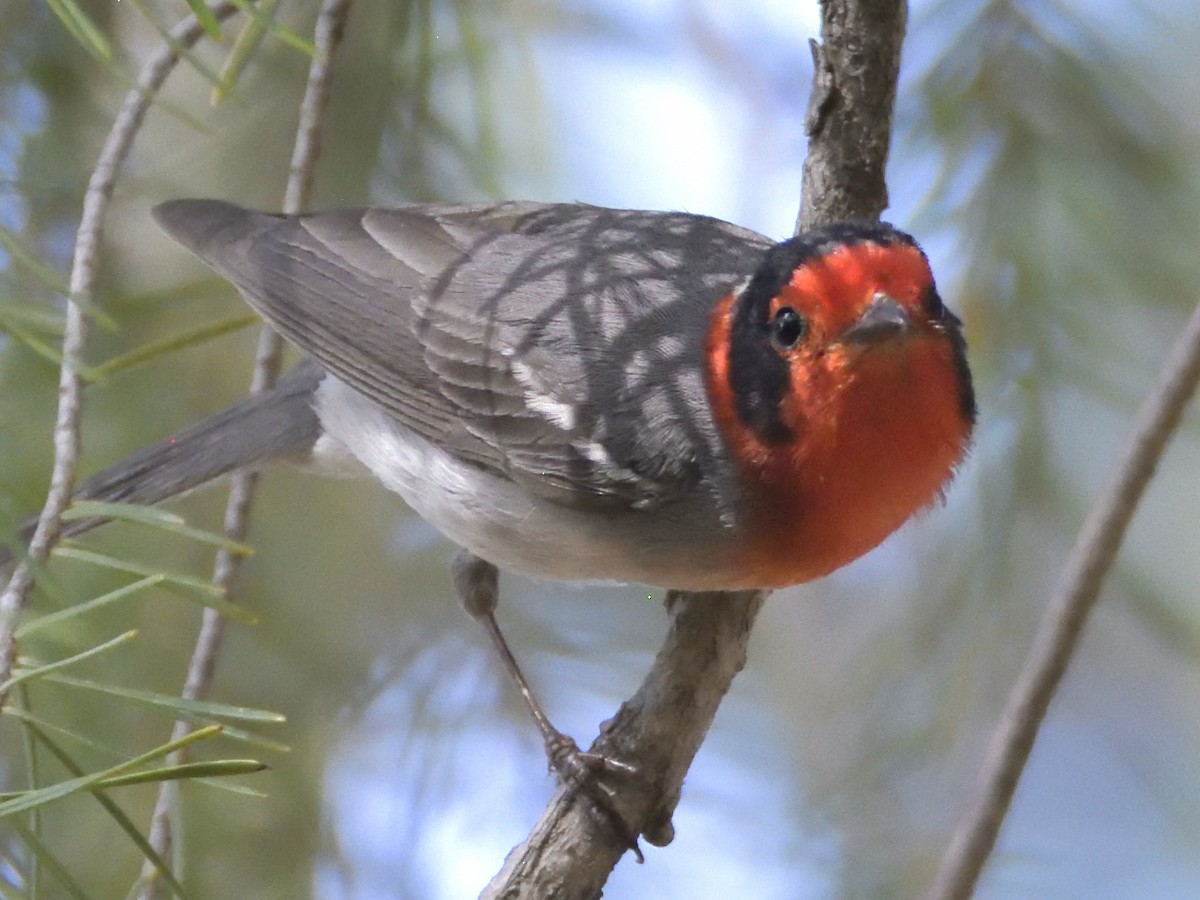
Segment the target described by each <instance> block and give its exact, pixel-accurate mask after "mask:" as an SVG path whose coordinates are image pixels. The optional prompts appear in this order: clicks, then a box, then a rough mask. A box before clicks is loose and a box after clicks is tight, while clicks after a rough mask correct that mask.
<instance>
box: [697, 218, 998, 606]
mask: <svg viewBox="0 0 1200 900" xmlns="http://www.w3.org/2000/svg"><path fill="white" fill-rule="evenodd" d="M764 273H765V274H764ZM963 351H964V344H963V339H962V336H961V331H960V326H959V322H958V319H957V318H955V317H954V316H953V314H951V313H949V312H948V311H947V310H946V309H945V308H944V307H943V306H942V303H941V300H940V298H939V297H938V294H937V290H936V287H935V286H934V281H933V276H932V274H931V272H930V270H929V265H928V262H927V261H926V259H925V256H924V254H922V253H921V251H920V249H919V248H918V247H917V246H916V244H915V243H914V242H913V241H912V239H911V238H908V237H907V236H906V235H903V234H901V233H899V232H896V231H894V230H892V229H890V228H887V227H886V226H836V227H835V228H834V229H831V230H829V231H827V232H818V233H816V234H815V235H811V236H807V237H805V238H801V239H796V240H795V241H790V242H785V243H784V244H780V245H778V246H777V247H776V248H774V249H773V250H772V251H771V252H770V253H769V254H768V257H767V260H766V261H765V262H764V264H763V268H762V269H760V271H759V273H757V274H756V276H755V278H754V279H752V280H751V282H750V284H749V285H748V286H747V287H746V289H745V290H744V291H743V292H742V293H741V294H740V295H739V296H737V297H734V296H732V295H731V296H730V297H727V298H725V299H724V300H723V301H722V302H721V303H720V304H718V307H717V309H716V311H715V313H714V317H713V322H712V327H711V329H710V334H709V344H708V365H709V370H708V387H709V396H710V402H711V403H712V406H713V409H714V411H715V414H716V419H717V423H718V426H719V427H720V429H721V431H722V433H723V435H724V437H725V440H726V445H727V447H728V449H729V452H730V455H731V457H732V458H733V459H734V461H735V463H736V465H737V467H738V469H739V472H740V475H741V479H742V489H743V497H744V500H745V508H746V509H747V510H748V513H747V517H746V520H745V522H744V523H742V524H743V529H744V533H743V534H742V535H740V539H741V540H742V543H743V545H744V547H745V551H744V556H745V559H744V568H745V571H746V586H756V585H757V586H783V585H787V584H796V583H799V582H802V581H808V580H811V579H813V578H817V577H820V576H821V575H824V574H827V573H828V572H831V571H833V570H834V569H836V568H839V567H840V566H842V565H845V564H846V563H848V562H850V561H851V560H853V559H856V558H857V557H858V556H861V555H862V554H864V553H866V552H867V551H868V550H870V549H872V548H873V547H875V546H876V545H877V544H879V543H880V542H881V541H883V540H884V538H886V537H887V536H888V535H889V534H891V533H892V532H893V531H895V530H896V529H897V528H898V527H899V526H900V525H901V524H903V522H904V521H905V520H907V519H908V518H909V517H910V516H912V515H913V513H915V512H917V511H918V510H920V509H922V508H923V507H925V506H928V505H929V504H930V503H932V502H933V501H934V500H936V499H937V498H938V497H939V496H940V494H941V490H942V488H943V486H944V485H945V484H946V482H947V481H948V480H949V478H950V477H951V475H952V474H953V471H954V468H955V466H956V465H957V464H958V463H959V462H960V461H961V459H962V457H963V455H964V453H965V451H966V447H967V445H968V443H969V440H970V434H971V429H972V425H973V422H974V415H975V409H974V398H973V394H972V391H971V384H970V373H969V370H968V369H967V366H966V361H965V357H964V355H963Z"/></svg>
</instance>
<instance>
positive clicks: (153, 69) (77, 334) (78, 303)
mask: <svg viewBox="0 0 1200 900" xmlns="http://www.w3.org/2000/svg"><path fill="white" fill-rule="evenodd" d="M235 10H236V7H235V6H234V5H233V4H232V3H224V2H223V3H219V4H217V5H216V6H215V7H213V13H214V14H215V15H216V16H217V18H218V19H225V18H227V17H228V16H230V15H232V14H233V13H234V12H235ZM203 34H204V29H203V27H202V26H200V25H199V24H198V23H197V22H196V20H195V18H194V17H191V16H189V17H188V18H187V19H185V20H184V21H183V22H181V23H180V24H179V25H178V26H177V27H176V28H175V30H174V31H173V32H172V33H171V36H172V38H173V39H174V41H175V43H174V44H173V45H171V46H168V45H164V46H163V48H162V49H160V50H159V51H158V52H157V53H155V54H154V55H153V56H152V57H151V58H150V59H149V60H148V61H147V62H146V64H145V65H144V66H143V67H142V70H141V71H140V72H139V73H138V77H137V81H136V83H135V85H134V87H133V89H132V90H130V92H129V93H128V94H127V95H126V97H125V102H124V103H123V104H122V105H121V110H120V112H119V113H117V118H116V120H115V121H114V122H113V126H112V128H111V129H110V130H109V133H108V137H107V138H106V139H105V141H104V147H103V149H102V150H101V151H100V158H99V160H97V162H96V167H95V169H93V170H92V177H91V178H90V179H89V180H88V187H87V193H86V194H85V195H84V198H83V214H82V216H81V217H80V221H79V230H78V232H77V233H76V235H75V254H74V257H73V259H72V261H71V279H70V291H71V292H70V296H69V297H68V298H67V299H68V302H67V319H66V327H65V329H64V331H63V346H62V357H63V363H62V371H61V374H60V375H59V382H58V416H57V419H56V420H55V425H54V466H53V469H52V471H51V474H50V489H49V491H48V492H47V495H46V504H45V506H44V507H42V512H41V515H40V517H39V518H38V523H37V528H36V529H35V530H34V533H33V537H32V539H31V540H30V542H29V549H28V551H27V554H28V556H27V559H26V560H25V561H22V562H21V563H19V564H18V565H17V567H16V569H15V570H14V571H13V574H12V578H10V579H9V582H8V584H7V586H6V587H5V588H4V592H3V594H0V683H7V682H8V680H9V677H10V676H11V675H12V670H13V665H14V664H15V662H16V656H17V645H16V638H15V636H14V631H15V629H16V625H17V618H18V616H19V615H20V613H21V611H22V610H23V609H24V608H25V604H26V603H27V602H28V598H29V592H30V591H31V590H32V589H33V583H34V574H33V572H34V568H35V567H36V566H40V565H41V564H42V563H44V562H45V561H46V560H47V559H48V558H49V556H50V551H51V549H53V547H54V544H55V542H56V541H57V540H58V536H59V533H60V531H61V528H62V514H63V512H65V511H66V509H67V506H68V505H69V504H70V502H71V492H72V491H73V490H74V487H75V478H76V474H77V470H78V467H79V417H80V409H81V405H82V398H83V379H82V377H81V376H80V374H79V373H80V372H81V370H82V368H83V351H84V347H85V345H86V343H87V338H88V332H89V330H90V322H89V319H88V316H89V312H88V307H90V306H91V305H92V304H93V303H94V302H95V299H96V274H97V256H98V251H99V246H100V235H101V233H102V231H103V228H104V218H105V215H106V214H107V213H108V204H109V200H111V199H112V192H113V185H115V184H116V180H117V176H118V174H119V173H120V170H121V166H122V165H123V164H124V162H125V159H126V157H128V155H129V150H130V148H131V147H132V146H133V141H134V138H135V137H136V136H137V134H138V132H139V131H140V130H141V126H142V121H143V119H144V118H145V116H146V111H147V110H148V109H149V108H150V104H151V103H152V102H153V101H154V97H155V95H156V94H157V93H158V90H159V88H160V87H162V85H163V82H164V81H166V79H167V76H168V75H170V74H171V71H172V70H173V69H174V68H175V64H176V63H177V62H178V61H179V53H178V49H180V48H184V49H185V48H187V47H191V46H192V45H193V44H195V43H196V41H198V40H199V39H200V38H201V36H202V35H203ZM7 699H8V698H7V692H6V691H0V706H3V705H4V703H5V701H6V700H7Z"/></svg>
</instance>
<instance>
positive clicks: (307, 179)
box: [140, 0, 351, 896]
mask: <svg viewBox="0 0 1200 900" xmlns="http://www.w3.org/2000/svg"><path fill="white" fill-rule="evenodd" d="M350 5H351V0H324V2H323V3H322V4H321V10H320V13H319V14H318V16H317V25H316V42H315V53H314V55H313V60H312V65H311V66H310V67H309V71H308V85H307V87H306V89H305V92H304V99H303V100H302V101H301V104H300V122H299V125H298V126H297V129H296V142H295V145H294V147H293V150H292V161H291V165H290V167H289V169H288V180H287V188H286V192H285V195H284V201H283V211H284V212H285V213H298V212H302V211H303V210H304V208H305V207H306V206H307V205H308V200H309V195H310V194H311V192H312V182H313V177H314V175H315V173H316V166H317V158H318V156H319V155H320V147H321V127H322V124H323V122H324V117H325V110H326V107H327V104H328V99H329V85H330V81H331V80H332V77H333V75H332V68H331V63H332V61H333V59H334V57H335V56H336V54H337V49H338V47H339V46H340V45H341V40H342V35H343V33H344V32H345V28H346V19H347V17H348V16H349V13H350ZM282 357H283V341H282V340H281V339H280V337H279V336H278V335H277V334H275V332H274V331H273V330H272V329H271V328H269V327H268V326H266V325H263V327H262V333H261V334H260V335H259V341H258V350H257V353H256V354H255V360H254V374H253V377H252V379H251V383H250V394H251V395H252V396H254V395H258V394H262V393H264V392H266V391H268V390H270V389H271V388H272V387H273V386H274V385H275V382H276V381H277V380H278V378H279V369H280V366H281V362H282ZM257 484H258V472H256V471H239V472H236V473H235V474H234V475H233V480H232V484H231V486H230V489H229V500H228V502H227V503H226V506H225V522H224V532H225V536H226V537H228V538H229V539H230V540H233V541H237V542H239V543H240V542H242V541H243V540H244V539H245V536H246V532H247V530H248V529H249V526H250V512H251V508H252V505H253V501H254V493H255V488H256V487H257ZM241 561H242V557H240V556H238V555H236V554H234V553H231V552H229V551H228V550H225V549H221V550H218V551H217V556H216V561H215V563H214V565H213V577H212V583H213V585H214V586H216V587H218V588H220V589H221V591H222V593H223V594H224V595H225V596H226V597H231V596H232V593H233V586H234V580H235V579H236V578H237V574H238V572H239V570H240V569H241ZM225 627H226V619H225V617H224V616H222V615H221V614H220V613H218V612H216V611H215V610H213V609H205V610H204V614H203V617H202V619H201V624H200V632H199V634H198V635H197V637H196V646H195V648H194V649H193V651H192V658H191V661H190V663H189V664H188V672H187V678H186V680H185V682H184V686H183V690H182V691H181V696H182V697H183V699H185V700H200V699H204V698H205V697H207V696H208V695H209V693H210V691H211V689H212V682H213V675H214V673H215V670H216V663H217V655H218V653H219V652H220V649H221V644H222V641H223V639H224V636H225ZM191 730H192V725H191V724H190V723H188V722H185V721H183V720H179V721H177V722H176V723H175V726H174V728H173V730H172V734H171V739H172V740H178V739H180V738H182V737H184V736H185V735H187V733H188V732H190V731H191ZM185 756H186V751H183V750H180V751H177V752H176V753H173V754H171V758H170V760H169V764H170V765H179V764H181V763H182V762H184V759H185ZM178 790H179V788H178V784H177V783H176V782H174V781H164V782H163V783H162V785H161V787H160V788H159V792H158V797H157V799H156V800H155V804H154V812H153V814H152V816H151V820H150V836H149V841H150V846H151V847H153V848H154V850H155V851H156V852H157V853H158V854H159V855H160V856H161V857H162V858H166V857H167V855H168V854H169V852H170V848H171V844H172V829H171V812H172V810H173V809H174V807H175V802H176V800H177V798H178ZM157 874H158V873H157V869H156V868H155V867H154V866H153V865H152V864H151V863H150V862H149V861H147V863H146V865H145V866H144V867H143V869H142V874H141V878H140V884H141V888H140V890H141V891H142V895H143V896H154V895H155V894H157V893H160V892H161V882H160V881H159V880H158V879H157V877H156V876H157Z"/></svg>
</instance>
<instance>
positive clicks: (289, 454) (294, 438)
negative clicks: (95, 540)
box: [0, 361, 325, 567]
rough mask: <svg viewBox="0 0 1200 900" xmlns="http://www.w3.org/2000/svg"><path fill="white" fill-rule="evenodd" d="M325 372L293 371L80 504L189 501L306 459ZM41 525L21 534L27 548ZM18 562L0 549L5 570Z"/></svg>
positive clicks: (144, 456) (166, 443) (110, 477)
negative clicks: (221, 482)
mask: <svg viewBox="0 0 1200 900" xmlns="http://www.w3.org/2000/svg"><path fill="white" fill-rule="evenodd" d="M324 376H325V373H324V372H323V371H322V370H321V368H320V367H319V366H318V365H317V364H316V363H313V362H311V361H305V362H303V363H301V364H300V365H298V366H297V367H296V368H294V369H293V370H292V371H290V372H288V374H287V375H285V376H284V377H283V378H281V379H280V380H279V383H278V384H277V385H276V386H275V387H274V388H272V389H271V390H270V391H267V392H265V393H262V394H259V395H258V396H256V397H251V398H249V399H247V400H244V401H243V402H241V403H239V404H237V405H236V406H232V407H230V408H229V409H227V410H225V411H224V412H220V413H217V414H216V415H215V416H212V417H211V418H209V419H205V420H204V421H203V422H200V423H198V424H196V425H193V426H192V427H191V428H188V429H187V430H185V431H181V432H179V433H178V434H175V435H172V436H171V437H169V438H166V439H164V440H163V441H160V442H159V443H157V444H154V445H153V446H150V447H147V448H146V449H145V450H142V451H140V452H138V453H135V454H134V455H133V456H130V457H129V458H127V459H125V460H123V461H122V462H119V463H117V464H116V465H115V466H113V467H112V468H110V469H106V470H105V471H103V472H100V473H98V474H96V475H93V476H92V477H91V478H89V479H88V480H87V481H85V482H84V483H83V484H82V485H81V486H80V488H79V489H78V490H77V491H76V492H75V497H74V499H77V500H102V501H106V502H113V503H116V502H123V503H139V504H145V505H149V504H153V503H158V502H159V501H161V500H166V499H168V498H170V497H177V496H179V495H181V494H185V493H187V492H188V491H190V490H192V489H193V488H197V487H200V486H202V485H204V484H207V483H208V482H210V481H213V480H215V479H217V478H220V477H221V476H223V475H227V474H229V473H230V472H233V471H235V470H237V469H246V468H254V467H256V466H259V465H262V464H263V463H266V462H269V461H271V460H277V459H297V460H302V459H303V458H304V457H305V456H306V455H307V454H308V452H309V451H310V450H312V447H313V444H314V443H315V442H316V440H317V438H318V437H319V436H320V432H321V428H320V422H319V421H318V419H317V414H316V412H315V411H314V410H313V393H314V392H315V391H316V389H317V385H318V384H320V382H321V379H322V378H323V377H324ZM106 521H107V520H106V519H99V518H98V519H72V520H71V521H68V522H65V523H63V532H62V533H63V536H64V537H72V536H75V535H79V534H82V533H84V532H86V531H90V530H91V529H93V528H95V527H97V526H99V525H103V524H104V522H106ZM36 524H37V523H36V521H35V520H29V521H27V522H25V523H24V524H23V525H22V527H21V532H20V534H21V541H22V543H23V544H28V542H29V539H30V538H31V537H32V536H33V529H34V527H35V526H36ZM13 557H14V554H13V553H12V551H11V550H10V548H8V547H4V546H0V567H3V566H5V565H7V564H8V563H9V562H10V561H11V560H12V559H13Z"/></svg>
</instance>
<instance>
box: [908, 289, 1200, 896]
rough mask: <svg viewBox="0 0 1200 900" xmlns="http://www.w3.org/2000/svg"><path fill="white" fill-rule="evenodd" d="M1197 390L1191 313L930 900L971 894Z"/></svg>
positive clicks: (1199, 361) (1195, 328)
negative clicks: (1095, 609)
mask: <svg viewBox="0 0 1200 900" xmlns="http://www.w3.org/2000/svg"><path fill="white" fill-rule="evenodd" d="M1198 381H1200V307H1197V309H1196V311H1195V312H1194V313H1192V317H1191V319H1190V320H1189V322H1188V324H1187V327H1186V329H1185V330H1184V332H1183V334H1182V335H1181V336H1180V338H1179V339H1178V340H1177V341H1176V343H1175V346H1174V348H1173V349H1172V351H1171V355H1170V356H1169V357H1168V359H1167V361H1166V363H1165V364H1164V365H1163V369H1162V373H1161V375H1160V376H1159V380H1158V382H1157V384H1156V385H1155V386H1154V388H1153V390H1152V391H1151V392H1150V393H1149V395H1148V396H1147V397H1146V400H1145V402H1143V404H1142V407H1141V409H1139V410H1138V414H1137V418H1136V419H1135V420H1134V424H1133V429H1132V432H1131V434H1130V437H1129V441H1128V443H1127V444H1126V446H1125V448H1124V450H1123V451H1122V453H1121V456H1120V457H1119V458H1118V461H1117V464H1116V466H1115V467H1114V469H1113V472H1112V475H1111V476H1110V478H1109V479H1108V482H1107V485H1108V487H1107V488H1106V490H1105V492H1104V494H1103V495H1102V496H1101V497H1100V498H1099V499H1098V500H1097V501H1096V504H1095V506H1093V507H1092V509H1091V512H1090V513H1089V514H1088V517H1087V519H1086V520H1085V521H1084V523H1083V527H1082V528H1081V529H1080V532H1079V537H1078V538H1077V540H1076V542H1075V547H1074V548H1073V550H1072V551H1071V556H1070V558H1069V559H1068V561H1067V565H1066V568H1065V570H1064V572H1063V579H1062V583H1061V585H1060V587H1059V589H1058V591H1057V593H1056V594H1055V595H1054V598H1053V599H1052V600H1051V602H1050V606H1049V608H1048V609H1047V610H1046V615H1045V618H1044V619H1043V620H1042V623H1041V626H1040V627H1039V628H1038V632H1037V636H1036V638H1035V640H1034V644H1033V648H1032V649H1031V650H1030V652H1029V656H1028V658H1027V659H1026V660H1025V665H1024V668H1023V669H1022V670H1021V675H1020V677H1019V678H1018V680H1017V683H1016V685H1014V687H1013V689H1012V693H1011V694H1010V695H1009V698H1008V705H1007V706H1006V707H1005V710H1004V715H1003V716H1002V718H1001V720H1000V724H999V726H998V727H997V729H996V732H995V734H994V735H993V738H992V742H991V745H990V747H989V749H988V754H987V757H986V759H985V762H984V765H983V769H982V771H981V773H980V781H979V787H978V789H977V792H976V797H975V800H974V803H973V804H972V806H971V807H970V809H969V810H968V811H967V812H966V814H965V815H964V816H963V817H962V819H961V820H960V821H959V823H958V827H957V828H956V829H955V832H954V837H953V838H952V840H951V843H950V846H949V847H948V848H947V849H946V854H945V856H944V857H943V858H942V865H941V869H940V871H939V873H938V876H937V880H936V881H935V883H934V887H933V890H932V891H931V892H930V894H929V896H930V898H931V900H965V898H968V897H970V896H971V894H972V893H973V892H974V890H975V884H976V882H977V881H978V879H979V874H980V872H981V871H982V870H983V866H984V864H985V863H986V862H987V859H988V857H989V855H990V854H991V852H992V848H993V846H994V845H995V843H996V836H997V835H998V834H999V832H1000V827H1001V825H1002V824H1003V822H1004V817H1005V815H1006V814H1007V812H1008V808H1009V806H1010V804H1011V803H1012V798H1013V793H1014V792H1015V791H1016V788H1017V781H1018V780H1019V779H1020V777H1021V771H1022V770H1023V769H1024V767H1025V762H1026V760H1028V759H1029V754H1030V751H1032V749H1033V743H1034V740H1035V739H1036V738H1037V733H1038V729H1039V728H1040V727H1041V724H1042V721H1043V720H1044V719H1045V717H1046V710H1047V709H1048V708H1049V706H1050V701H1051V700H1052V699H1053V697H1054V692H1055V691H1056V690H1057V688H1058V685H1059V682H1061V681H1062V677H1063V674H1064V673H1065V672H1066V670H1067V664H1068V663H1069V662H1070V659H1071V654H1072V653H1073V652H1074V650H1075V647H1076V645H1077V644H1078V642H1079V636H1080V633H1081V632H1082V631H1083V627H1084V625H1085V623H1086V622H1087V617H1088V614H1089V613H1090V612H1091V610H1092V608H1093V607H1094V606H1095V605H1096V600H1097V598H1098V596H1099V594H1100V588H1101V586H1102V585H1103V583H1104V579H1105V576H1106V575H1107V574H1108V571H1109V569H1110V568H1111V567H1112V564H1113V561H1114V560H1115V559H1116V556H1117V552H1118V550H1120V547H1121V542H1122V541H1123V540H1124V537H1125V532H1126V530H1127V529H1128V527H1129V523H1130V521H1131V520H1132V519H1133V515H1134V513H1135V512H1136V511H1137V506H1138V502H1139V501H1140V500H1141V498H1142V494H1143V493H1144V491H1145V489H1146V486H1147V485H1148V484H1149V483H1150V479H1151V478H1152V477H1153V475H1154V471H1155V469H1156V468H1157V467H1158V461H1159V459H1160V458H1161V457H1162V454H1163V451H1164V450H1165V448H1166V446H1167V442H1168V441H1169V440H1170V439H1171V436H1172V435H1173V434H1174V433H1175V429H1176V427H1177V426H1178V425H1179V421H1180V419H1181V418H1182V416H1183V411H1184V408H1185V407H1186V405H1187V403H1188V401H1189V400H1190V399H1191V397H1192V395H1193V394H1194V393H1195V390H1196V384H1197V382H1198Z"/></svg>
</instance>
